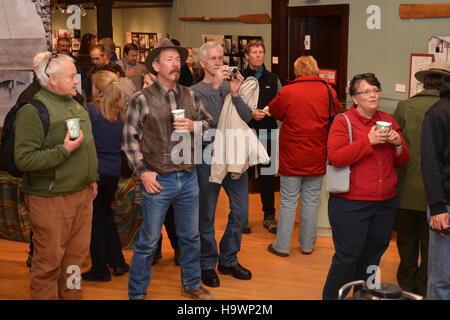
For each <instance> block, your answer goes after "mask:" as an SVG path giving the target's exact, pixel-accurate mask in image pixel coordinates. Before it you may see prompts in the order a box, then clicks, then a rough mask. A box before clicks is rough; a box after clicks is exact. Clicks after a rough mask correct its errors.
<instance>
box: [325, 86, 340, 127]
mask: <svg viewBox="0 0 450 320" xmlns="http://www.w3.org/2000/svg"><path fill="white" fill-rule="evenodd" d="M324 84H325V86H326V87H327V90H328V101H329V102H328V132H330V128H331V124H332V123H333V120H334V117H332V114H331V112H332V110H331V106H333V110H334V115H335V116H336V115H337V114H338V113H337V110H336V105H335V104H334V99H333V95H332V94H331V90H330V87H328V84H327V83H326V82H324Z"/></svg>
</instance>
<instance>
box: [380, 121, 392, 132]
mask: <svg viewBox="0 0 450 320" xmlns="http://www.w3.org/2000/svg"><path fill="white" fill-rule="evenodd" d="M391 126H392V123H390V122H386V121H377V130H384V129H387V130H388V131H389V130H391Z"/></svg>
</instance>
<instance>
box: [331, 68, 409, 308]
mask: <svg viewBox="0 0 450 320" xmlns="http://www.w3.org/2000/svg"><path fill="white" fill-rule="evenodd" d="M380 93H381V85H380V82H379V81H378V79H377V78H376V77H375V75H374V74H373V73H364V74H359V75H356V76H355V77H353V79H352V81H351V82H350V95H351V96H352V100H353V103H354V104H353V106H352V107H351V109H350V110H349V111H347V112H345V113H344V114H345V115H346V116H347V117H348V119H349V120H350V124H351V127H352V140H353V142H352V143H351V144H350V142H349V139H350V138H349V130H348V126H347V121H346V119H345V118H344V117H338V118H336V120H335V121H334V122H333V126H332V127H331V130H330V135H329V137H328V158H329V161H330V164H332V165H333V166H335V167H345V166H348V165H350V171H351V173H350V191H349V192H346V193H330V198H329V200H328V216H329V218H330V225H331V230H332V232H333V243H334V248H335V251H336V253H335V254H334V256H333V260H332V264H331V267H330V271H329V272H328V277H327V281H326V283H325V287H324V289H323V299H336V298H338V292H339V289H340V288H341V287H342V286H343V285H344V284H346V283H349V282H352V281H355V280H364V281H368V280H369V279H374V278H375V271H376V270H377V268H378V264H379V262H380V259H381V256H382V255H383V253H384V252H385V250H386V249H387V247H388V246H389V241H390V239H391V233H392V228H393V226H394V220H395V214H396V210H397V198H396V185H397V175H396V173H395V169H394V167H401V166H404V165H405V164H406V162H407V161H408V159H409V151H408V149H407V147H406V144H405V141H404V139H403V137H402V134H401V130H400V127H399V125H398V124H397V122H396V121H395V120H394V118H393V117H392V116H391V115H389V114H387V113H386V112H382V111H379V110H378V106H379V104H380ZM377 121H384V122H390V123H391V124H392V126H391V129H390V130H389V129H387V130H385V129H383V130H377V129H376V128H377V126H376V122H377ZM368 282H370V281H368ZM372 284H373V283H368V287H369V288H370V287H371V285H372ZM344 294H346V292H345V293H344Z"/></svg>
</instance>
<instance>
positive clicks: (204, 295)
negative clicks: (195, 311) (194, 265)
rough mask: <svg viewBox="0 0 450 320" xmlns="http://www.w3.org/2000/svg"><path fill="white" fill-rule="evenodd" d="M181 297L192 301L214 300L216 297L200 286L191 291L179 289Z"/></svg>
mask: <svg viewBox="0 0 450 320" xmlns="http://www.w3.org/2000/svg"><path fill="white" fill-rule="evenodd" d="M181 295H182V296H183V297H186V298H189V299H194V300H216V297H214V295H213V294H212V293H210V292H209V291H208V290H206V289H205V288H203V287H202V286H200V287H198V288H195V289H192V290H186V289H184V288H181Z"/></svg>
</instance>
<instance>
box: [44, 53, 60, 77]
mask: <svg viewBox="0 0 450 320" xmlns="http://www.w3.org/2000/svg"><path fill="white" fill-rule="evenodd" d="M58 57H59V55H58V54H57V53H52V55H51V56H50V59H48V61H47V65H46V66H45V69H44V73H45V74H46V75H47V77H49V78H50V75H49V74H48V73H47V69H48V66H49V65H50V61H52V59H53V58H58Z"/></svg>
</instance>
